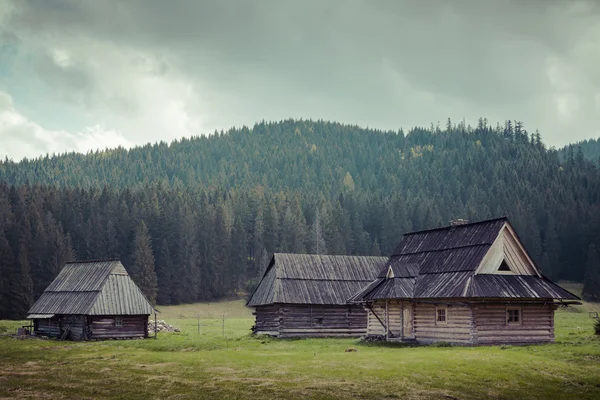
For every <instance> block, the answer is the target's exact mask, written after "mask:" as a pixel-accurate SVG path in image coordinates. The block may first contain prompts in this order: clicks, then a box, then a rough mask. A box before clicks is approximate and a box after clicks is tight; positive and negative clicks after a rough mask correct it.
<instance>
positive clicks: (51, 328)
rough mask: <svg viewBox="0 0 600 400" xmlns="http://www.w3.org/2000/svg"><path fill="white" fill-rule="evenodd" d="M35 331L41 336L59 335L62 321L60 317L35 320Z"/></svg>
mask: <svg viewBox="0 0 600 400" xmlns="http://www.w3.org/2000/svg"><path fill="white" fill-rule="evenodd" d="M33 331H34V332H35V334H36V335H39V336H48V337H52V338H54V337H59V336H60V321H59V318H58V317H53V318H43V319H34V320H33Z"/></svg>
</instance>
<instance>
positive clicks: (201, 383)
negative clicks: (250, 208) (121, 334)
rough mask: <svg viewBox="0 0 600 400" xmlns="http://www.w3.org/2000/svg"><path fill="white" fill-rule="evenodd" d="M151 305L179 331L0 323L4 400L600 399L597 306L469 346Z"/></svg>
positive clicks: (236, 305)
mask: <svg viewBox="0 0 600 400" xmlns="http://www.w3.org/2000/svg"><path fill="white" fill-rule="evenodd" d="M564 286H566V287H567V288H568V289H570V290H572V291H574V292H577V291H578V290H580V288H579V287H578V286H577V285H568V284H565V285H564ZM159 310H160V311H161V314H160V315H159V318H160V319H164V320H166V321H167V322H168V323H170V324H172V325H174V326H176V327H178V328H180V329H181V332H180V333H163V334H159V336H158V339H156V340H153V339H149V340H132V341H121V340H109V341H100V342H84V343H77V342H59V341H56V340H42V339H26V340H21V339H15V338H13V337H10V336H7V335H6V333H8V332H14V330H15V328H16V327H17V326H19V325H22V324H23V322H12V321H11V322H9V321H0V335H1V334H2V333H4V334H5V335H2V336H0V399H2V398H24V399H73V398H78V399H79V398H81V399H96V398H115V399H117V398H122V399H154V398H157V399H262V398H269V399H296V398H310V399H370V398H374V399H487V398H492V399H598V398H600V337H597V336H595V335H594V334H593V329H592V325H593V320H592V319H590V318H589V316H588V311H593V310H596V311H600V304H589V303H586V304H584V305H582V306H575V307H570V308H569V309H561V310H559V311H558V312H557V315H556V343H555V344H551V345H539V346H521V347H519V346H493V347H474V348H467V347H436V346H421V347H402V346H399V345H395V346H392V345H375V344H370V345H369V344H363V343H360V342H359V341H358V340H352V339H303V340H276V339H270V338H265V337H253V336H251V335H250V334H249V332H250V331H249V329H250V327H251V326H252V314H251V312H252V310H249V309H247V308H246V307H244V302H243V301H242V300H232V301H222V302H216V303H210V304H191V305H181V306H169V307H160V308H159ZM223 314H225V316H226V317H225V329H224V335H223V326H222V318H221V315H223ZM197 315H200V319H201V333H200V334H198V327H197V319H196V318H197ZM349 347H354V348H356V349H357V350H358V351H357V352H345V350H346V349H347V348H349Z"/></svg>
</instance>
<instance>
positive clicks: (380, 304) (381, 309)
mask: <svg viewBox="0 0 600 400" xmlns="http://www.w3.org/2000/svg"><path fill="white" fill-rule="evenodd" d="M366 309H367V335H380V336H385V327H384V325H383V324H385V323H386V316H385V301H377V302H374V303H372V304H369V307H366ZM378 318H379V319H378Z"/></svg>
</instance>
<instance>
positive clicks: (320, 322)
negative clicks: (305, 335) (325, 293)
mask: <svg viewBox="0 0 600 400" xmlns="http://www.w3.org/2000/svg"><path fill="white" fill-rule="evenodd" d="M315 323H316V324H317V325H323V318H315Z"/></svg>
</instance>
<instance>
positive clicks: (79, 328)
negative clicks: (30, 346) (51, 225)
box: [27, 260, 156, 340]
mask: <svg viewBox="0 0 600 400" xmlns="http://www.w3.org/2000/svg"><path fill="white" fill-rule="evenodd" d="M152 313H156V310H155V309H154V307H152V304H150V302H148V300H147V299H146V297H145V296H144V294H143V293H142V292H141V290H140V289H139V288H138V287H137V285H136V284H135V283H134V282H133V280H132V279H131V277H130V276H129V274H128V273H127V271H126V270H125V267H123V264H121V262H120V261H118V260H95V261H85V262H73V263H68V264H66V265H65V266H64V268H63V269H62V270H61V271H60V273H59V274H58V276H57V277H56V279H54V281H53V282H52V283H51V284H50V286H48V287H47V288H46V290H45V291H44V293H42V295H41V296H40V298H39V299H38V300H37V301H36V302H35V304H34V305H33V306H32V307H31V309H30V310H29V316H28V317H27V318H28V319H31V320H32V321H33V326H34V332H35V333H36V334H37V335H41V336H48V337H55V338H62V339H72V340H87V339H109V338H146V337H148V318H149V316H150V315H151V314H152Z"/></svg>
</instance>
